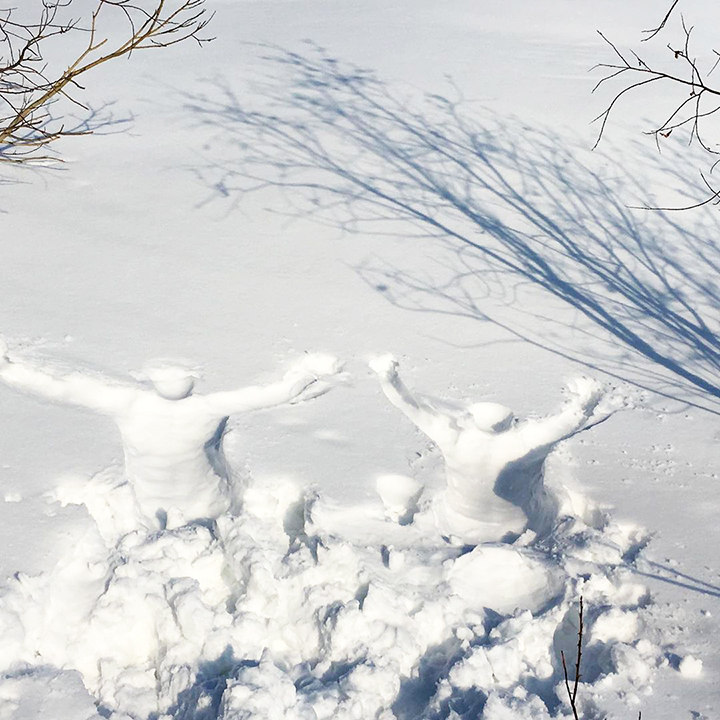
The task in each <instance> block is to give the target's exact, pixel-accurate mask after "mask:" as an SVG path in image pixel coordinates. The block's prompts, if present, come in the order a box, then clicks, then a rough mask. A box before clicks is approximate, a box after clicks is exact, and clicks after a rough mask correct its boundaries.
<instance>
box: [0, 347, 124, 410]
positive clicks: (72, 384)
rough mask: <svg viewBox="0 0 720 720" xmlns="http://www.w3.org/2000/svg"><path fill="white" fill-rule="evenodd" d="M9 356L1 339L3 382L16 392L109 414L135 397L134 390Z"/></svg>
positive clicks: (0, 373)
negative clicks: (54, 370) (59, 372)
mask: <svg viewBox="0 0 720 720" xmlns="http://www.w3.org/2000/svg"><path fill="white" fill-rule="evenodd" d="M7 353H8V350H7V345H6V344H5V341H4V340H3V339H2V338H0V380H2V382H4V383H5V384H6V385H9V386H10V387H13V388H15V389H17V390H21V391H24V392H29V393H32V394H33V395H38V396H40V397H43V398H46V399H48V400H54V401H57V402H63V403H69V404H71V405H79V406H81V407H86V408H89V409H91V410H96V411H98V412H102V413H108V414H113V413H115V412H118V411H120V410H122V408H123V407H125V406H126V405H128V404H129V403H130V402H132V400H133V399H134V397H135V391H134V390H133V389H131V388H123V387H113V386H112V385H108V384H106V383H104V382H103V381H102V380H99V379H97V378H94V377H91V376H89V375H83V374H82V373H79V372H74V373H71V374H68V375H62V376H56V375H53V374H51V373H49V372H47V371H45V370H42V369H39V368H36V367H33V366H32V365H30V364H27V363H25V362H23V361H22V360H17V359H13V360H11V359H10V358H9V357H8V354H7Z"/></svg>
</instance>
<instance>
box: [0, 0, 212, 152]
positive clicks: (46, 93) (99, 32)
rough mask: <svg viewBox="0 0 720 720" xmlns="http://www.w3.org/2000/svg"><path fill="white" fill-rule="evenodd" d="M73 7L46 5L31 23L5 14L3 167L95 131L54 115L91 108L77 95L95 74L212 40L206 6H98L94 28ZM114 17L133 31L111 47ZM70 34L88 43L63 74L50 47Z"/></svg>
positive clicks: (114, 2) (167, 1)
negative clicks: (61, 105) (143, 53)
mask: <svg viewBox="0 0 720 720" xmlns="http://www.w3.org/2000/svg"><path fill="white" fill-rule="evenodd" d="M72 3H73V0H42V7H41V9H40V10H39V15H38V16H36V17H34V18H30V19H28V18H26V16H25V15H23V16H22V17H18V14H17V12H18V11H17V8H7V9H0V162H2V161H4V162H14V163H24V162H27V161H29V160H36V161H37V160H47V159H50V157H51V156H50V155H42V154H40V151H41V150H42V149H43V148H46V147H47V146H49V145H51V144H52V143H53V142H54V141H55V140H57V139H59V138H61V137H66V136H73V135H86V134H88V133H90V132H92V130H89V129H87V127H86V126H85V125H83V124H78V125H77V126H76V127H68V126H67V125H66V124H65V123H63V122H61V121H60V120H58V119H56V118H55V117H54V116H53V114H52V113H51V106H52V105H53V104H54V103H56V102H58V101H60V100H65V101H68V102H69V103H71V104H74V105H76V106H78V107H80V108H82V109H84V110H86V111H87V110H88V108H87V107H86V106H85V105H84V104H83V103H82V102H81V101H80V100H79V99H78V98H77V94H78V93H79V92H80V91H82V90H83V89H84V88H83V87H82V85H81V84H80V82H79V79H80V78H81V77H82V76H83V75H85V73H87V72H89V71H90V70H92V69H94V68H96V67H97V66H99V65H102V64H103V63H105V62H108V61H109V60H113V59H115V58H119V57H127V56H130V55H131V54H132V53H133V52H135V51H137V50H147V49H152V48H159V47H169V46H170V45H175V44H177V43H179V42H183V41H185V40H195V41H196V42H197V43H198V44H203V43H205V42H209V41H210V40H212V38H209V37H204V36H203V32H204V30H205V28H206V26H207V24H208V23H209V22H210V20H211V19H212V14H208V12H207V10H206V9H205V8H204V4H205V0H175V1H174V2H173V0H153V2H152V3H150V4H148V3H147V2H143V0H137V1H136V3H132V2H131V1H130V0H97V4H96V6H95V8H94V10H93V11H92V14H91V15H90V18H89V23H88V24H83V23H82V21H81V19H79V18H72V17H70V16H69V12H70V10H71V9H72ZM113 13H115V14H117V13H120V14H122V15H123V16H124V19H125V21H126V22H127V32H126V33H125V34H124V35H123V36H122V37H121V38H120V39H118V40H112V41H111V40H110V37H109V36H108V34H107V33H106V32H105V31H104V29H103V28H104V27H106V26H107V27H109V26H110V25H109V23H104V22H103V20H104V18H105V16H110V15H112V14H113ZM109 19H110V18H109ZM68 35H69V36H70V37H71V38H75V37H78V38H79V37H82V36H84V38H85V40H84V42H83V44H81V45H80V46H79V48H78V49H75V50H74V51H73V52H72V54H71V55H70V60H69V62H68V63H67V65H66V66H65V68H64V69H62V67H61V68H57V69H56V68H53V67H52V66H50V65H48V63H47V62H46V60H45V57H46V55H47V54H48V52H49V51H50V47H51V43H53V41H55V40H57V38H59V37H60V36H68ZM69 44H72V43H69Z"/></svg>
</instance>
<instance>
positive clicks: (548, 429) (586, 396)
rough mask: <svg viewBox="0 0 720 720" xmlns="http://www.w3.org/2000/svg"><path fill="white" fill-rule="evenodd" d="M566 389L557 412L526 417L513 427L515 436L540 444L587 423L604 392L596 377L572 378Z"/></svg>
mask: <svg viewBox="0 0 720 720" xmlns="http://www.w3.org/2000/svg"><path fill="white" fill-rule="evenodd" d="M567 389H568V391H569V393H570V399H569V400H568V402H567V403H566V405H565V407H564V408H563V409H562V410H561V411H560V412H559V413H558V414H557V415H551V416H550V417H546V418H542V419H540V420H528V421H527V422H526V423H524V424H523V425H522V426H521V427H519V428H518V429H517V430H516V437H517V439H518V440H520V441H521V443H522V445H524V446H526V447H530V448H543V447H547V446H548V445H555V444H556V443H559V442H560V441H561V440H565V439H566V438H569V437H570V436H572V435H574V434H575V433H577V432H578V431H579V430H582V428H584V427H585V426H586V425H587V424H588V422H589V421H590V419H591V418H592V417H593V415H594V411H595V408H596V407H597V406H598V403H600V401H601V400H602V398H603V396H604V394H605V391H604V389H603V386H602V385H601V384H600V383H599V382H598V381H597V380H593V379H591V378H586V377H582V378H576V379H574V380H571V381H570V382H568V384H567ZM605 417H607V415H606V416H605ZM603 419H605V418H603Z"/></svg>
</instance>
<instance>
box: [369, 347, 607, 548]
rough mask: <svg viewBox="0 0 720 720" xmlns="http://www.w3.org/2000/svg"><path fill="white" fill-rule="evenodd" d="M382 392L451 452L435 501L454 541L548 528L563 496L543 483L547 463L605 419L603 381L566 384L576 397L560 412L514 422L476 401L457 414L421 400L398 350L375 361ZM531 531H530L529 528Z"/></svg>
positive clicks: (498, 538) (505, 537) (509, 538)
mask: <svg viewBox="0 0 720 720" xmlns="http://www.w3.org/2000/svg"><path fill="white" fill-rule="evenodd" d="M370 368H371V369H372V370H373V371H374V372H375V373H376V374H377V376H378V378H379V379H380V385H381V387H382V389H383V392H384V393H385V395H386V396H387V398H388V399H389V400H390V402H391V403H392V404H393V405H395V407H397V408H399V409H400V410H402V412H403V413H405V415H406V416H407V417H408V418H410V420H412V421H413V422H414V423H415V425H417V427H418V428H419V429H420V430H421V431H422V432H423V433H425V435H427V436H428V437H429V438H430V439H431V440H432V441H433V442H435V443H436V444H437V446H438V447H439V448H440V451H441V452H442V454H443V457H444V459H445V470H446V476H447V487H446V488H445V490H444V492H443V493H441V495H440V496H439V497H438V498H437V500H436V502H435V505H434V513H435V518H436V521H437V523H438V526H439V528H440V530H441V532H442V533H443V534H444V535H445V536H446V537H447V538H448V539H450V540H451V542H454V543H456V544H477V543H482V542H514V541H515V540H517V538H519V537H520V535H522V534H523V533H525V532H526V531H532V532H533V533H535V534H543V533H545V532H548V531H549V530H550V529H551V528H552V526H553V524H554V522H555V520H556V516H557V502H556V501H555V500H554V498H553V497H552V496H551V494H550V493H548V492H547V491H546V489H545V487H544V485H543V465H544V462H545V459H546V458H547V456H548V455H549V453H550V452H551V451H552V449H553V448H554V447H555V446H556V445H557V444H558V443H559V442H560V441H561V440H565V439H566V438H569V437H571V436H572V435H574V434H575V433H577V432H579V431H580V430H582V429H583V428H586V427H588V425H589V422H590V421H591V419H592V423H591V424H595V423H596V422H598V421H600V420H602V419H604V418H606V417H607V416H608V415H609V414H610V411H604V413H603V411H600V410H599V409H597V406H598V403H599V402H600V400H601V398H602V397H603V390H602V387H601V385H600V384H599V383H597V382H596V381H594V380H591V379H588V378H580V379H576V380H573V381H571V382H570V383H568V390H569V394H570V398H569V400H568V402H567V404H566V406H565V407H564V408H563V409H562V411H561V412H559V413H558V414H557V415H553V416H551V417H546V418H541V419H537V420H534V419H533V420H526V421H525V422H523V423H519V424H516V421H515V419H514V417H513V414H512V412H511V410H509V409H508V408H506V407H504V406H502V405H498V404H496V403H490V402H481V403H474V404H472V405H470V406H468V407H467V408H466V412H465V414H464V415H461V416H460V417H455V416H453V415H450V414H447V413H444V412H441V411H439V410H437V409H436V408H434V407H432V405H430V404H429V403H427V402H426V401H423V400H420V399H418V398H416V397H415V396H413V395H412V393H410V391H409V390H408V389H407V387H405V385H404V384H403V382H402V381H401V380H400V377H399V375H398V372H397V368H398V363H397V361H396V360H395V358H394V357H393V356H392V355H383V356H381V357H378V358H375V359H374V360H372V361H371V362H370ZM528 537H531V535H529V536H528Z"/></svg>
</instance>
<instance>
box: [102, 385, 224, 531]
mask: <svg viewBox="0 0 720 720" xmlns="http://www.w3.org/2000/svg"><path fill="white" fill-rule="evenodd" d="M115 420H116V422H117V424H118V428H119V429H120V435H121V436H122V441H123V450H124V455H125V473H126V475H127V477H128V479H129V480H130V481H131V482H132V484H133V487H134V489H135V496H136V498H137V501H138V505H139V506H140V509H141V511H142V513H143V515H145V516H146V517H149V518H156V517H158V513H160V516H162V514H163V513H167V512H168V510H170V509H171V508H177V509H178V510H180V511H181V513H182V515H183V517H184V519H186V520H192V519H196V518H216V517H218V516H219V515H221V514H222V513H224V512H226V511H227V510H228V509H229V507H230V502H231V499H230V492H229V487H228V477H227V470H226V468H225V463H224V459H223V457H222V446H221V440H222V433H223V430H224V426H225V422H226V418H222V417H218V416H217V414H215V413H213V412H212V411H211V410H210V408H208V406H207V402H205V398H203V397H202V396H190V397H187V398H183V399H181V400H166V399H165V398H162V397H159V396H158V395H155V394H154V393H149V392H145V393H137V397H136V398H135V399H133V401H132V402H131V403H130V404H129V405H128V406H127V408H124V409H123V410H122V411H120V412H118V413H117V414H116V415H115Z"/></svg>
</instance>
